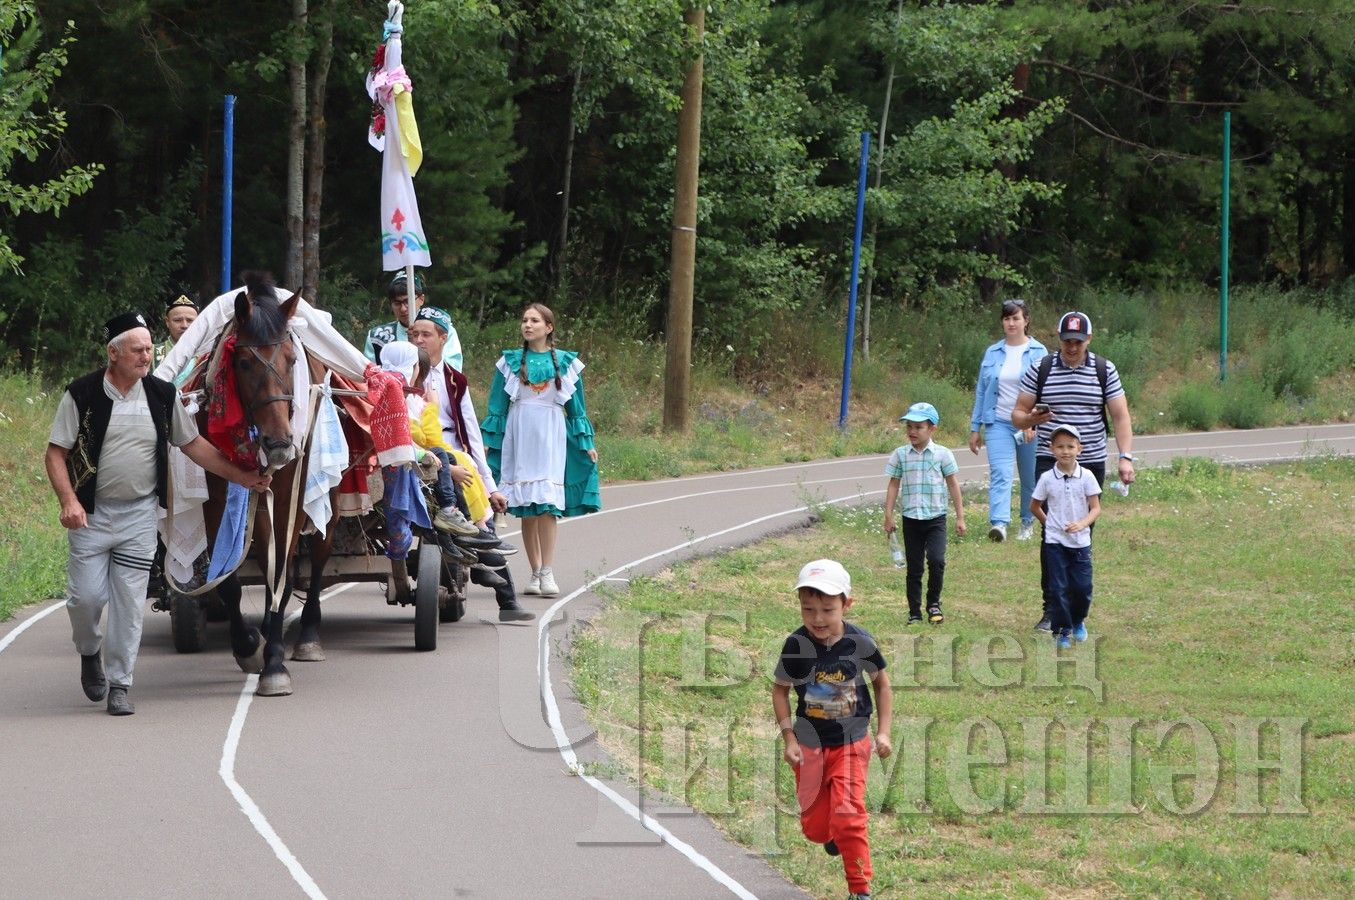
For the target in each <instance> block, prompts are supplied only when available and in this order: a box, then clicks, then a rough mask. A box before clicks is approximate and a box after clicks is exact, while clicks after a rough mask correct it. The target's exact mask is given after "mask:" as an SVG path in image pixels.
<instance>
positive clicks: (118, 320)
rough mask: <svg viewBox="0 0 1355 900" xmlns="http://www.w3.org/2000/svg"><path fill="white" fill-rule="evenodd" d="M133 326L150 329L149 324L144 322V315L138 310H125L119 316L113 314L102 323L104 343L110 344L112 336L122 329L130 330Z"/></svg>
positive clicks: (115, 335) (120, 332)
mask: <svg viewBox="0 0 1355 900" xmlns="http://www.w3.org/2000/svg"><path fill="white" fill-rule="evenodd" d="M133 328H145V329H147V330H150V326H149V325H147V324H146V317H145V316H143V315H142V314H141V313H139V312H127V313H123V314H122V315H120V316H114V317H113V318H111V319H109V320H108V321H107V322H105V323H104V343H105V344H111V343H112V342H113V338H115V337H117V336H118V335H120V334H122V333H123V332H124V331H131V330H132V329H133Z"/></svg>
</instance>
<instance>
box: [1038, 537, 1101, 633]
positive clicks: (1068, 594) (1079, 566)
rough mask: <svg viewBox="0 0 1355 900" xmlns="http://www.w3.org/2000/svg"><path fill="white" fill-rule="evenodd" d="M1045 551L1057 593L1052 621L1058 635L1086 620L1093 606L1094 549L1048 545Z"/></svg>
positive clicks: (1051, 613) (1050, 586)
mask: <svg viewBox="0 0 1355 900" xmlns="http://www.w3.org/2000/svg"><path fill="white" fill-rule="evenodd" d="M1044 551H1045V552H1044V560H1045V564H1046V565H1047V566H1048V568H1049V589H1050V591H1052V592H1053V594H1054V604H1053V606H1052V608H1051V609H1050V610H1049V624H1050V625H1051V626H1053V631H1054V633H1055V634H1058V633H1059V632H1060V631H1065V630H1068V629H1071V628H1072V627H1073V626H1074V625H1080V624H1081V623H1082V622H1085V621H1086V619H1087V611H1088V610H1090V609H1091V605H1092V548H1091V547H1065V546H1063V545H1062V544H1045V545H1044Z"/></svg>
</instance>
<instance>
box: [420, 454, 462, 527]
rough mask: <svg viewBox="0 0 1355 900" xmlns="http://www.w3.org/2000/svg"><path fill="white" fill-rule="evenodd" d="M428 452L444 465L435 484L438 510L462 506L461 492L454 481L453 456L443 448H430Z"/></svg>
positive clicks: (434, 493)
mask: <svg viewBox="0 0 1355 900" xmlns="http://www.w3.org/2000/svg"><path fill="white" fill-rule="evenodd" d="M428 452H429V453H431V454H433V455H434V456H436V457H437V458H438V460H439V461H441V463H442V466H441V468H439V469H438V480H437V481H435V482H433V498H434V499H435V500H437V502H438V509H446V508H447V507H449V506H460V505H461V492H460V491H458V490H457V489H456V482H455V481H453V480H452V456H451V454H450V453H448V452H447V451H446V450H443V449H442V448H441V447H429V448H428ZM463 512H465V510H463Z"/></svg>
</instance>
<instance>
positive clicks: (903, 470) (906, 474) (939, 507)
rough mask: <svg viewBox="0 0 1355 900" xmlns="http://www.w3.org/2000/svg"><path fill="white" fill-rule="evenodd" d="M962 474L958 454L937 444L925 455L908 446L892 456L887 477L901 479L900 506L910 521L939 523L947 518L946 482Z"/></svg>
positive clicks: (928, 444) (928, 449)
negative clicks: (941, 519) (942, 517)
mask: <svg viewBox="0 0 1355 900" xmlns="http://www.w3.org/2000/svg"><path fill="white" fill-rule="evenodd" d="M958 471H960V466H959V464H958V463H956V462H955V454H954V453H951V452H950V450H949V449H948V448H946V447H942V446H941V445H940V444H937V443H936V442H935V441H929V442H928V443H927V446H925V447H923V448H922V450H921V452H919V451H917V450H914V449H913V445H912V444H904V445H903V446H902V447H900V448H898V449H897V450H895V451H894V452H893V453H891V454H890V455H889V462H887V463H886V464H885V474H886V475H888V476H889V477H890V478H897V479H899V505H900V508H901V509H902V511H903V515H904V516H905V517H906V518H909V519H935V518H936V517H937V516H944V515H945V514H946V503H947V502H948V501H949V497H950V494H949V491H948V490H947V488H946V478H947V477H948V476H951V475H954V474H955V473H956V472H958Z"/></svg>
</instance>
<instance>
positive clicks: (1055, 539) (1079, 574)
mask: <svg viewBox="0 0 1355 900" xmlns="http://www.w3.org/2000/svg"><path fill="white" fill-rule="evenodd" d="M1049 448H1050V450H1051V451H1052V452H1053V454H1054V468H1052V469H1050V470H1049V471H1047V472H1045V473H1044V474H1043V475H1041V476H1040V480H1039V481H1038V482H1037V483H1036V485H1035V493H1034V494H1032V495H1031V498H1030V511H1031V512H1032V513H1034V514H1035V517H1036V518H1037V519H1039V520H1040V522H1041V523H1042V524H1043V525H1044V533H1045V548H1044V549H1045V564H1046V567H1047V571H1048V575H1049V588H1050V593H1052V594H1053V595H1054V601H1055V604H1054V606H1053V608H1052V609H1051V610H1050V624H1051V625H1052V630H1053V632H1054V640H1055V641H1057V642H1058V645H1059V647H1071V646H1072V642H1073V641H1074V640H1079V641H1085V640H1086V639H1087V625H1086V621H1087V611H1088V610H1089V609H1090V608H1091V605H1092V532H1091V526H1092V523H1093V522H1095V521H1096V520H1097V518H1098V517H1099V516H1100V515H1101V497H1100V494H1101V483H1100V482H1099V481H1098V480H1097V478H1096V476H1095V475H1094V474H1092V473H1091V472H1090V471H1088V470H1087V469H1084V468H1083V467H1082V466H1081V465H1079V464H1078V461H1077V457H1078V454H1079V453H1081V452H1082V435H1081V434H1079V433H1078V430H1077V428H1075V427H1074V426H1072V425H1055V426H1054V431H1053V433H1052V434H1051V435H1050V436H1049Z"/></svg>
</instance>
